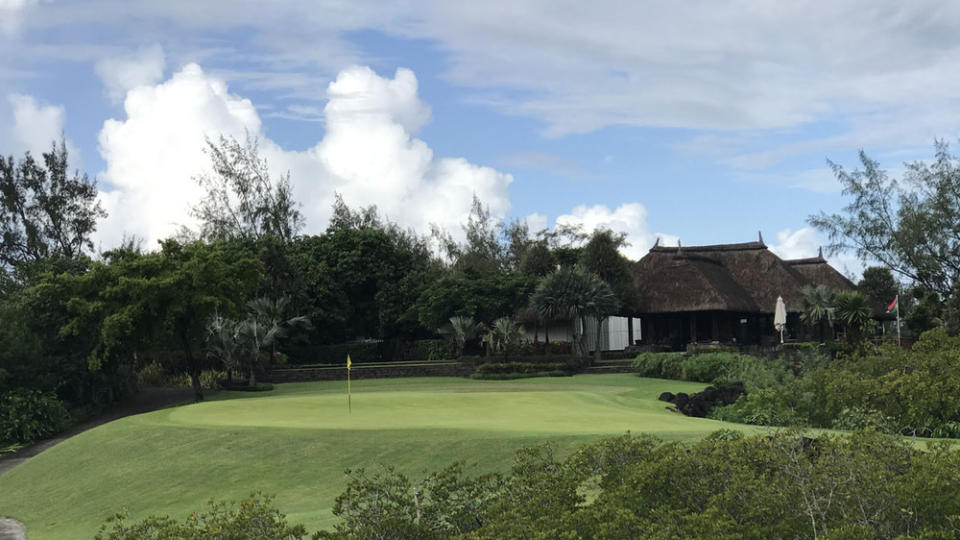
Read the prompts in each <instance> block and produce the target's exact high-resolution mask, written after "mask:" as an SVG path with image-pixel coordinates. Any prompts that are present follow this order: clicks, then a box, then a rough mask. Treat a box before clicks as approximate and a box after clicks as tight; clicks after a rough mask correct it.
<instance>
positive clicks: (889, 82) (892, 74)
mask: <svg viewBox="0 0 960 540" xmlns="http://www.w3.org/2000/svg"><path fill="white" fill-rule="evenodd" d="M958 23H960V8H958V7H953V5H951V4H949V3H942V2H913V3H909V5H906V4H905V3H900V2H876V1H872V2H835V3H831V4H829V5H827V4H825V3H822V2H810V3H803V2H801V3H793V4H791V5H789V6H786V5H780V3H777V4H771V3H758V2H748V1H726V2H691V3H686V4H684V5H683V7H682V9H681V8H671V7H668V6H667V5H666V4H662V3H652V2H649V3H648V2H636V3H630V4H628V5H625V4H623V3H620V2H603V1H597V2H591V3H589V5H586V4H583V5H581V4H580V3H557V2H546V1H542V2H539V1H537V2H534V1H531V2H522V3H517V2H499V1H491V2H484V3H470V4H467V3H459V2H427V1H424V2H418V1H409V2H393V3H368V2H361V1H353V2H333V1H331V2H314V3H310V4H304V3H302V2H289V3H288V2H274V3H270V4H268V5H261V4H260V3H257V2H245V1H239V2H238V1H231V2H226V1H220V0H210V1H208V2H203V3H195V2H186V1H180V0H171V1H166V2H139V1H129V2H120V1H113V0H91V1H89V2H69V1H44V0H0V152H2V153H4V154H22V152H23V151H25V150H32V151H34V152H37V151H39V150H40V149H42V148H44V147H45V146H46V142H45V141H49V140H50V139H51V138H52V137H56V136H58V134H59V133H60V132H61V131H62V132H63V133H64V135H65V136H66V138H67V140H68V143H69V144H70V146H71V148H72V149H73V150H74V156H75V157H76V160H75V163H76V164H77V165H78V166H81V167H82V168H83V169H84V170H85V171H87V172H89V173H90V174H91V175H95V176H96V177H97V178H98V181H99V182H100V186H101V189H102V198H103V203H104V205H105V206H106V207H107V208H108V210H109V211H110V213H111V217H110V218H108V220H107V221H106V222H104V223H103V224H102V225H101V230H100V231H99V232H98V242H99V243H100V245H101V246H102V247H109V246H110V245H111V244H112V243H115V242H116V241H118V240H119V238H120V237H121V236H122V235H123V234H135V235H137V236H140V237H141V238H143V239H145V240H146V241H147V242H148V243H151V242H152V241H154V240H156V239H157V238H159V237H162V236H163V235H165V234H169V233H170V232H172V231H173V230H174V229H175V227H176V226H178V225H191V221H190V219H191V218H190V217H189V213H188V212H187V210H186V209H187V208H188V207H189V204H190V202H191V200H193V199H194V198H195V197H196V195H197V192H196V185H195V182H194V181H193V180H192V179H191V177H192V176H195V175H198V174H202V173H203V172H204V170H205V169H204V167H205V157H204V156H203V154H202V151H201V150H202V146H203V144H202V142H203V138H204V137H210V136H215V135H216V134H219V133H224V134H227V135H229V136H235V137H241V138H242V137H243V136H244V134H246V133H249V134H251V135H252V136H255V137H258V138H260V139H261V150H262V153H263V155H264V156H265V157H266V158H267V159H268V160H269V162H270V165H271V168H272V169H273V170H274V171H275V172H276V173H277V174H280V173H283V172H285V171H289V172H290V174H291V181H292V183H293V185H294V188H295V192H296V194H297V196H298V198H299V199H300V200H301V202H302V204H303V205H304V211H305V212H304V213H305V214H306V216H307V219H308V231H319V230H322V229H323V228H324V227H325V226H326V218H327V216H328V214H329V205H330V201H331V200H332V196H333V193H334V192H339V193H341V194H343V195H344V197H345V198H346V200H347V202H348V203H350V204H352V205H368V204H376V205H377V206H378V207H379V208H380V209H381V211H383V212H384V213H386V214H387V215H388V216H389V217H390V218H391V219H394V220H396V221H398V222H400V223H402V224H404V225H407V226H411V227H416V228H418V229H420V230H423V231H424V232H425V229H426V228H427V227H428V226H429V224H431V223H432V224H438V225H440V226H442V227H445V228H447V229H450V230H453V232H457V228H458V227H457V224H458V223H461V222H462V221H464V217H465V212H466V211H467V210H468V208H469V202H470V198H471V196H472V194H474V193H476V194H477V195H478V196H480V197H481V199H482V200H483V201H484V202H485V203H487V204H489V205H490V207H491V210H492V211H493V212H494V214H496V215H498V216H501V217H504V218H507V219H526V220H528V222H529V223H531V225H533V226H535V227H540V226H544V227H553V226H554V225H555V224H556V223H557V222H558V221H560V222H564V223H573V224H580V225H582V226H583V227H584V228H586V229H587V230H589V229H592V228H595V227H600V226H603V227H609V228H613V229H614V230H617V231H620V232H624V233H627V234H628V235H629V239H630V240H631V241H632V242H633V246H632V247H631V249H630V250H629V252H628V253H629V254H630V255H631V256H634V257H638V256H639V255H640V254H642V253H643V252H644V251H645V250H646V249H647V248H648V247H649V245H650V244H651V243H652V241H653V240H654V238H656V236H658V235H659V236H663V237H665V238H668V239H669V240H670V241H675V239H676V238H677V237H679V238H680V239H682V241H683V243H684V244H688V245H691V244H709V243H721V242H738V241H749V240H753V239H755V238H756V234H757V231H758V230H762V231H763V233H764V237H765V240H766V241H767V243H768V244H769V245H771V247H773V248H774V249H775V250H776V251H777V252H778V253H781V254H782V255H784V256H787V257H802V256H812V255H815V254H816V248H817V246H818V245H819V244H820V243H821V242H822V239H821V238H820V237H819V236H818V234H817V233H816V231H813V230H811V229H810V228H809V227H807V226H806V218H807V217H808V216H809V215H810V214H812V213H816V212H818V211H820V210H824V211H828V212H833V211H836V210H838V209H839V208H840V207H842V205H843V204H844V200H843V198H842V196H841V194H840V193H839V192H838V184H837V183H836V181H835V180H834V179H833V175H832V174H831V172H830V170H829V169H828V167H827V163H826V160H827V158H829V159H831V160H833V161H835V162H837V163H840V164H842V165H845V166H848V167H855V166H856V165H857V151H858V150H859V149H860V148H864V149H866V150H867V151H868V153H870V154H871V155H872V156H873V157H875V158H877V159H879V160H880V161H881V163H882V165H883V166H884V167H885V168H887V169H888V170H890V171H891V173H892V174H895V175H896V174H898V173H899V171H900V170H902V164H903V162H905V161H909V160H914V159H923V158H928V157H929V156H930V155H931V154H932V142H933V139H934V138H935V137H939V138H943V139H947V140H951V141H952V140H955V138H956V136H957V128H956V126H957V125H958V124H957V122H956V120H957V118H956V117H957V116H958V114H960V113H958V112H957V111H960V109H958V108H957V107H956V105H957V103H956V102H957V100H958V98H957V97H956V96H960V92H957V90H960V76H958V75H957V73H960V70H958V69H957V68H960V55H958V54H956V53H957V51H956V49H957V47H958V45H960V37H958V35H957V34H956V32H955V31H954V30H955V28H957V27H958ZM398 70H399V71H398ZM835 262H836V263H837V264H838V266H841V267H842V268H846V269H848V270H851V271H856V269H857V268H858V265H857V264H856V263H855V262H854V261H853V259H852V257H850V256H839V257H837V258H836V259H835Z"/></svg>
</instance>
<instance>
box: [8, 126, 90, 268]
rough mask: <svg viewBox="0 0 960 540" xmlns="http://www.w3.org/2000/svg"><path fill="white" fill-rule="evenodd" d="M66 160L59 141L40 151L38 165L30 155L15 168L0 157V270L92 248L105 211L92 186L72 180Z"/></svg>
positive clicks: (76, 176)
mask: <svg viewBox="0 0 960 540" xmlns="http://www.w3.org/2000/svg"><path fill="white" fill-rule="evenodd" d="M67 157H68V155H67V146H66V143H65V142H64V141H63V140H62V139H61V140H60V144H59V145H57V144H53V146H52V148H51V149H50V151H49V152H44V154H43V158H42V159H43V163H42V164H41V163H38V162H37V161H36V160H35V159H34V158H33V156H31V155H30V153H29V152H28V153H27V154H26V155H25V156H24V157H23V159H21V160H19V161H17V162H16V163H14V160H13V156H10V157H8V158H6V159H4V158H3V157H0V267H3V266H6V267H15V266H18V265H19V264H22V263H24V262H29V261H38V260H41V259H44V258H48V257H62V258H67V259H70V258H73V257H77V256H79V255H81V254H82V253H83V251H84V250H85V249H86V250H92V249H93V242H92V241H91V240H90V236H91V235H92V234H93V232H94V231H95V230H96V226H97V219H98V218H101V217H104V216H106V212H104V211H103V209H102V208H101V207H100V203H99V202H98V201H97V184H96V182H94V181H92V180H90V179H89V178H88V177H87V176H86V175H81V174H80V173H78V172H75V173H74V174H73V175H72V176H71V175H70V172H69V165H68V162H67Z"/></svg>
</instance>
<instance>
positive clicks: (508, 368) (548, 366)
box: [477, 362, 568, 374]
mask: <svg viewBox="0 0 960 540" xmlns="http://www.w3.org/2000/svg"><path fill="white" fill-rule="evenodd" d="M567 370H568V368H567V365H566V364H561V363H559V362H555V363H543V364H535V363H532V362H508V363H496V364H493V363H491V364H480V365H479V366H477V373H480V374H487V373H538V372H541V371H567Z"/></svg>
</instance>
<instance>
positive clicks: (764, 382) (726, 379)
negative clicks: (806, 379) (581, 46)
mask: <svg viewBox="0 0 960 540" xmlns="http://www.w3.org/2000/svg"><path fill="white" fill-rule="evenodd" d="M794 378H795V376H794V374H793V371H791V370H790V369H789V368H787V366H786V365H785V364H784V363H783V361H781V360H766V359H764V358H757V357H756V356H749V355H741V356H740V357H739V358H738V359H736V360H735V361H733V362H731V363H730V365H728V367H727V372H726V373H725V374H724V375H722V376H721V377H720V378H718V379H716V380H715V381H714V382H716V383H717V384H720V385H725V384H731V383H737V382H738V383H741V384H743V388H744V390H746V391H747V392H748V393H749V392H755V391H757V390H759V389H761V388H768V387H770V386H776V385H778V384H783V383H785V382H787V381H790V380H793V379H794Z"/></svg>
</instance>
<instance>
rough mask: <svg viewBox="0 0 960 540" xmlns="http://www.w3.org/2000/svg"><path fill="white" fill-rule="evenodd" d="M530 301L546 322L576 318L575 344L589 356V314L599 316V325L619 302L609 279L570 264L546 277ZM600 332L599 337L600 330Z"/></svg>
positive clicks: (577, 348)
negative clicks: (585, 339)
mask: <svg viewBox="0 0 960 540" xmlns="http://www.w3.org/2000/svg"><path fill="white" fill-rule="evenodd" d="M530 304H531V306H532V307H533V309H534V311H536V313H537V314H538V315H539V316H540V317H541V318H542V319H543V320H545V321H551V320H555V319H572V320H573V321H574V339H573V341H574V347H575V349H576V351H577V354H578V355H580V356H581V357H585V356H586V355H587V347H586V344H585V343H584V341H583V334H584V329H585V328H586V327H587V316H588V315H592V316H594V317H596V318H597V320H598V321H599V322H598V325H602V323H603V319H604V318H606V317H607V316H608V315H610V314H611V313H612V312H614V311H615V310H616V309H617V307H618V305H619V304H618V302H617V298H616V295H614V294H613V291H612V290H611V289H610V286H609V285H607V284H606V282H604V281H603V280H602V279H600V278H599V277H598V276H596V275H593V274H587V273H585V272H583V271H582V270H580V269H579V268H570V267H561V268H559V269H558V270H556V271H554V272H553V273H551V274H550V275H548V276H547V277H545V278H543V279H542V280H541V281H540V283H539V284H538V285H537V288H536V290H535V291H534V293H533V295H532V296H531V297H530ZM597 334H598V336H599V331H598V332H597ZM598 349H599V347H598Z"/></svg>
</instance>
